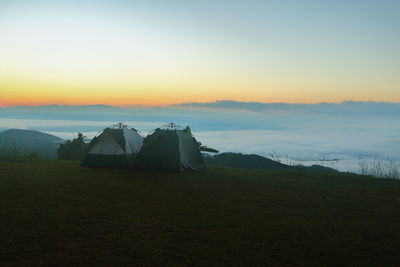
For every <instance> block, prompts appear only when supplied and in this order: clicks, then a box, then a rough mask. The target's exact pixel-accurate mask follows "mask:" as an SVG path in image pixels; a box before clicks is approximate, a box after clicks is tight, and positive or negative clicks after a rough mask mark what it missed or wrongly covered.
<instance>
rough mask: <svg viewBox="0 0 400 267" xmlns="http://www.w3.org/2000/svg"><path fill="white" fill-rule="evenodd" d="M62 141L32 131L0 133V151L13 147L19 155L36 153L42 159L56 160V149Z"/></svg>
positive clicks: (16, 130)
mask: <svg viewBox="0 0 400 267" xmlns="http://www.w3.org/2000/svg"><path fill="white" fill-rule="evenodd" d="M62 141H63V140H62V139H61V138H59V137H57V136H54V135H51V134H46V133H42V132H38V131H32V130H20V129H10V130H6V131H4V132H0V149H2V148H4V147H8V146H11V145H15V146H16V148H17V149H18V151H19V153H21V154H30V153H37V154H39V155H40V156H41V157H43V158H56V149H57V147H58V144H59V143H60V142H62Z"/></svg>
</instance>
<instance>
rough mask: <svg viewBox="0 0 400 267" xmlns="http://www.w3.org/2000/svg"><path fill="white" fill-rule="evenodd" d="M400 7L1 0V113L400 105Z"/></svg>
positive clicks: (351, 3) (386, 4)
mask: <svg viewBox="0 0 400 267" xmlns="http://www.w3.org/2000/svg"><path fill="white" fill-rule="evenodd" d="M399 14H400V1H329V2H328V1H267V0H264V1H257V0H252V1H244V0H243V1H235V0H229V1H228V0H227V1H223V0H218V1H217V0H213V1H206V0H202V1H199V0H198V1H190V0H181V1H118V0H114V1H100V0H97V1H94V0H93V1H90V0H86V1H41V0H38V1H18V0H13V1H5V0H2V1H0V106H10V105H43V104H72V105H81V104H110V105H129V104H144V105H163V104H170V103H179V102H188V101H189V102H194V101H195V102H204V101H214V100H217V99H232V100H238V101H261V102H297V103H298V102H305V103H315V102H321V101H328V102H339V101H343V100H350V99H351V100H361V101H366V100H373V101H395V102H397V101H400V30H399V29H400V16H399Z"/></svg>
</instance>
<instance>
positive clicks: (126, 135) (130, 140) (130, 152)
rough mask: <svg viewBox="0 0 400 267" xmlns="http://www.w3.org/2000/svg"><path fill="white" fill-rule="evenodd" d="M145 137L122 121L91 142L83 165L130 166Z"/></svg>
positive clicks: (102, 132)
mask: <svg viewBox="0 0 400 267" xmlns="http://www.w3.org/2000/svg"><path fill="white" fill-rule="evenodd" d="M143 139H144V138H143V136H142V134H141V133H140V132H138V131H137V130H136V129H134V128H130V127H128V126H127V125H124V124H122V123H118V124H116V125H113V126H111V127H108V128H106V129H104V130H103V131H101V132H100V133H99V134H97V136H96V137H95V138H93V140H92V141H91V142H90V144H89V152H88V153H87V155H86V156H85V158H84V159H83V160H82V166H87V167H128V166H129V163H130V162H131V161H132V157H135V155H136V154H137V153H138V152H139V150H140V149H141V147H142V145H143Z"/></svg>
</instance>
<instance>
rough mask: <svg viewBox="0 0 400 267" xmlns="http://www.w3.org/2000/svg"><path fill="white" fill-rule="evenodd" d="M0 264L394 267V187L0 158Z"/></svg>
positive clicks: (399, 225) (291, 175)
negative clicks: (125, 168) (87, 166)
mask: <svg viewBox="0 0 400 267" xmlns="http://www.w3.org/2000/svg"><path fill="white" fill-rule="evenodd" d="M0 238H1V239H0V263H1V265H119V266H127V265H151V266H154V265H248V266H253V265H295V264H296V265H360V266H363V265H393V266H395V265H397V266H399V265H400V253H399V247H400V183H399V182H398V181H394V180H379V179H374V178H369V177H363V176H356V175H344V174H329V173H326V174H323V173H312V172H307V171H257V170H239V169H231V168H222V167H212V168H209V169H208V170H207V171H204V172H200V173H161V172H138V171H132V170H112V169H87V168H81V167H79V163H78V162H68V161H54V160H43V159H25V160H24V159H23V160H9V159H8V160H7V159H0Z"/></svg>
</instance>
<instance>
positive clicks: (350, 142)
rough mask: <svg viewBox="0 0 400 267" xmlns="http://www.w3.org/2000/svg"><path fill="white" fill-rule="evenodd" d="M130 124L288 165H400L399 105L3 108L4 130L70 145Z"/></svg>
mask: <svg viewBox="0 0 400 267" xmlns="http://www.w3.org/2000/svg"><path fill="white" fill-rule="evenodd" d="M117 122H123V123H126V124H128V125H130V126H132V127H134V128H136V129H137V130H139V131H141V132H142V133H143V134H144V135H146V134H148V133H149V132H150V131H152V130H153V129H155V128H157V127H159V126H161V125H163V124H166V123H169V122H175V123H177V124H180V125H182V126H186V125H190V127H191V129H192V132H193V134H194V135H195V137H196V139H197V140H198V141H200V142H202V143H203V144H205V145H207V146H209V147H213V148H216V149H218V150H220V151H221V152H228V151H231V152H242V153H254V154H259V155H262V156H267V157H271V154H274V157H279V158H280V160H281V161H283V162H284V163H289V164H305V165H310V164H315V163H318V164H322V165H325V166H328V167H333V168H336V169H339V170H342V171H354V172H357V171H359V162H360V161H361V160H374V159H379V160H388V159H389V160H394V161H400V104H396V103H376V102H345V103H341V104H328V103H325V104H324V103H323V104H317V105H302V104H300V105H299V104H263V103H241V102H234V101H219V102H214V103H209V104H196V103H192V104H183V105H176V106H171V107H163V108H117V107H109V106H85V107H71V106H44V107H11V108H2V109H0V130H1V129H3V130H5V129H10V128H19V129H31V130H38V131H43V132H46V133H50V134H53V135H56V136H59V137H61V138H63V139H72V138H74V137H75V136H76V135H77V133H78V132H82V133H83V134H84V135H86V136H87V137H88V139H91V138H93V137H94V136H95V135H96V134H97V133H98V132H99V131H100V130H101V129H103V128H105V127H107V126H110V125H113V124H115V123H117Z"/></svg>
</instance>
